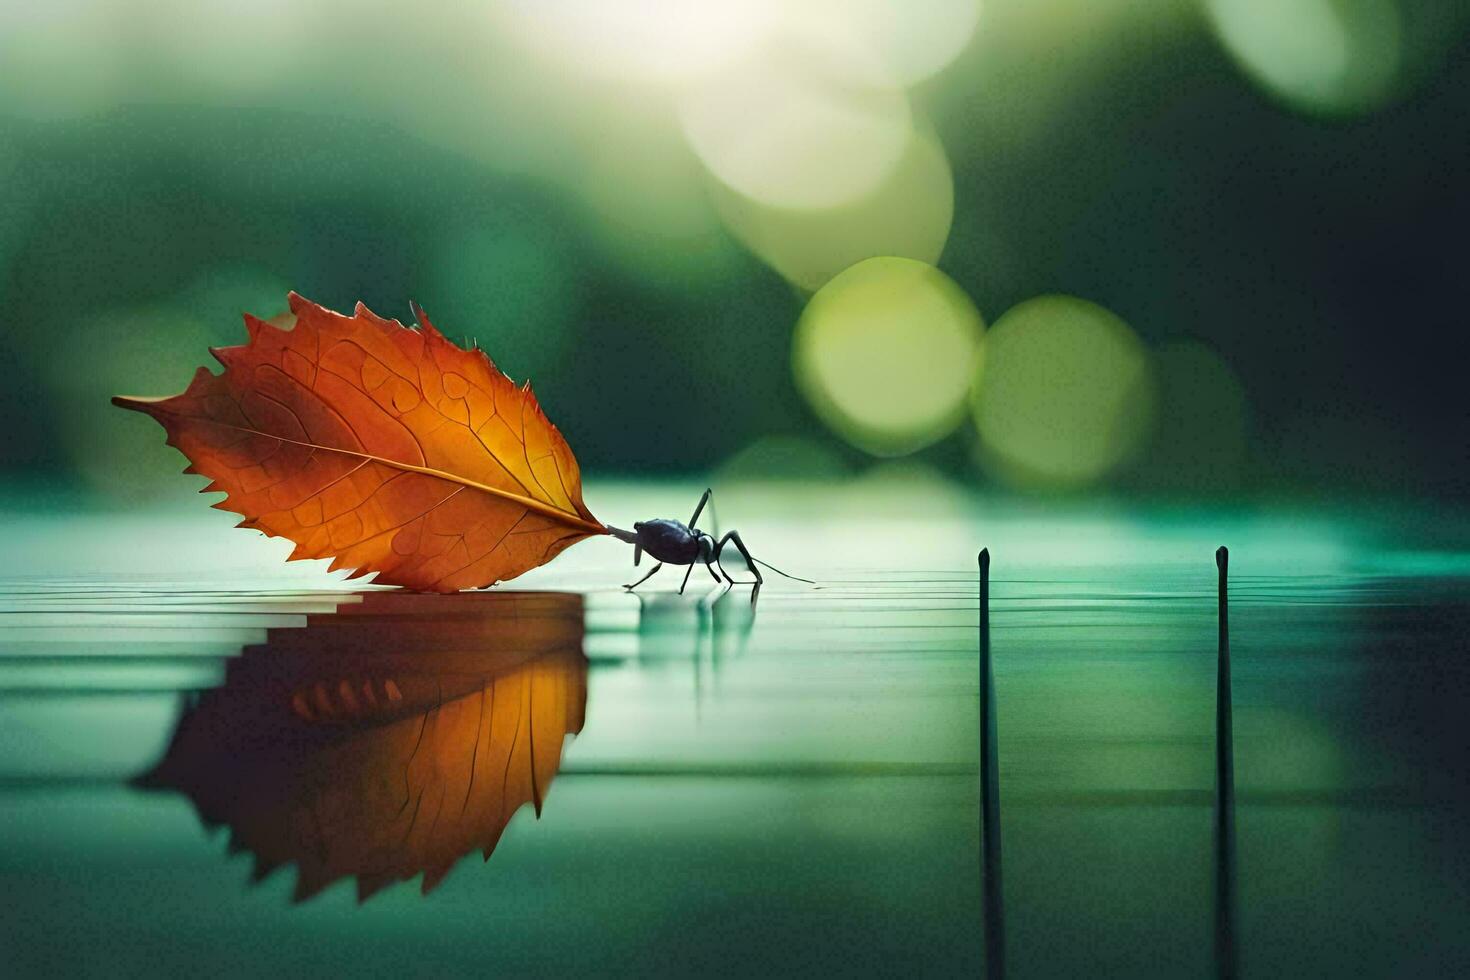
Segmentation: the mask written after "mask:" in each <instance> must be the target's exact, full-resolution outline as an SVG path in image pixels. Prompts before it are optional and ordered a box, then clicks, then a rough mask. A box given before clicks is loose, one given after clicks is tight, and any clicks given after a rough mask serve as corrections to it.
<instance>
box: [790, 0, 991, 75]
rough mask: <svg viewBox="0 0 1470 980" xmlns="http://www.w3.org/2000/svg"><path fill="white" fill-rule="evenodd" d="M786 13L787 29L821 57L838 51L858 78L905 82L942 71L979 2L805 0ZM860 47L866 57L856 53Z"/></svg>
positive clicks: (964, 40) (965, 36)
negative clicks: (855, 71) (856, 72)
mask: <svg viewBox="0 0 1470 980" xmlns="http://www.w3.org/2000/svg"><path fill="white" fill-rule="evenodd" d="M781 13H782V15H783V16H784V17H785V18H786V21H787V24H786V26H787V29H788V30H789V31H791V33H793V34H794V35H796V36H798V37H799V38H801V39H802V40H803V41H804V42H806V43H807V44H808V45H810V46H811V48H812V49H813V50H814V51H815V52H816V55H817V56H818V57H824V56H826V57H833V56H836V57H837V58H840V59H841V61H842V62H843V63H845V64H846V65H849V66H852V67H854V68H857V69H859V70H860V72H859V74H858V75H857V76H856V78H855V80H857V81H862V82H865V83H867V84H870V85H895V86H906V85H913V84H914V83H916V82H920V81H923V80H924V79H926V78H928V77H929V76H931V75H933V74H934V73H936V72H938V71H939V70H941V69H942V68H944V66H945V65H948V64H949V63H950V62H951V61H953V60H954V59H955V57H956V56H958V55H959V53H960V52H961V51H963V50H964V48H965V46H966V45H968V44H969V43H970V40H971V38H972V37H974V34H975V28H976V26H977V25H978V24H979V22H980V2H979V0H904V2H902V3H895V2H893V0H802V2H801V3H791V4H787V5H786V6H784V7H783V8H782V9H781ZM857 53H861V54H862V55H865V56H866V57H862V58H858V57H854V55H855V54H857ZM861 69H866V71H861ZM850 70H851V69H850Z"/></svg>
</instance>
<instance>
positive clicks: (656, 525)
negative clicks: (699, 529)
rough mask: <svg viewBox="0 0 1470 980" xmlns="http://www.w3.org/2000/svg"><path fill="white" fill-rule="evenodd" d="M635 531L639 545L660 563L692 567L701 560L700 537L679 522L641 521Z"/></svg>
mask: <svg viewBox="0 0 1470 980" xmlns="http://www.w3.org/2000/svg"><path fill="white" fill-rule="evenodd" d="M633 529H634V530H636V531H637V532H638V544H639V545H640V546H642V548H643V550H644V551H646V552H648V554H649V555H651V556H652V557H654V558H656V559H658V560H659V561H662V562H668V563H669V564H671V565H692V564H694V562H696V561H698V560H699V536H698V535H697V534H695V533H694V532H693V531H691V530H689V528H687V527H685V526H684V525H683V524H681V523H679V522H678V521H671V520H667V519H659V520H656V521H639V522H638V523H637V524H634V525H633Z"/></svg>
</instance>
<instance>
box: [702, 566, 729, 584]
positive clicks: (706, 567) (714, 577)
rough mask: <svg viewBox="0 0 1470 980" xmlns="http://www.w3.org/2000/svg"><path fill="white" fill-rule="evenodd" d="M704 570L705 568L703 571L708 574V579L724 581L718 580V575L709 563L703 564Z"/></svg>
mask: <svg viewBox="0 0 1470 980" xmlns="http://www.w3.org/2000/svg"><path fill="white" fill-rule="evenodd" d="M704 568H705V571H707V572H709V574H710V578H712V579H714V580H715V581H716V582H723V581H724V579H722V578H720V573H719V572H716V571H715V566H714V565H713V564H711V563H710V562H705V563H704Z"/></svg>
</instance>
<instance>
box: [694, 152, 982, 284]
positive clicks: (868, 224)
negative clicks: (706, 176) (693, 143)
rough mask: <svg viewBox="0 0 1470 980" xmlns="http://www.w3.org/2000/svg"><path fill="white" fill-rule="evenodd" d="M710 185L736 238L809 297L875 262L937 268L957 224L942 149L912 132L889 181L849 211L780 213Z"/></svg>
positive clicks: (846, 207)
mask: <svg viewBox="0 0 1470 980" xmlns="http://www.w3.org/2000/svg"><path fill="white" fill-rule="evenodd" d="M712 185H713V186H712V188H711V196H712V198H713V199H714V201H715V205H716V207H717V208H718V209H719V212H720V216H721V217H722V218H724V220H725V224H726V225H727V227H729V229H730V230H731V231H732V232H733V233H734V234H735V236H736V237H737V238H739V239H740V241H741V242H743V243H744V244H745V246H746V247H747V248H749V249H750V250H751V251H752V252H754V253H755V254H756V255H758V256H759V257H760V258H761V259H762V260H764V261H765V262H766V264H768V265H770V266H771V267H772V268H773V269H775V270H776V271H777V272H779V273H781V275H783V276H785V277H786V279H788V280H789V281H791V282H792V283H794V284H795V285H797V286H800V287H801V288H803V289H809V290H816V289H819V288H820V287H821V286H822V284H823V283H825V282H826V281H827V280H829V279H831V278H832V277H833V276H834V275H836V274H837V273H839V272H841V271H842V270H843V269H845V268H847V267H848V266H850V265H852V264H853V263H855V262H860V261H862V260H863V259H866V258H871V257H873V256H876V255H894V256H900V257H903V258H910V259H917V260H919V261H920V262H927V263H929V264H933V263H935V262H938V261H939V256H940V254H941V253H942V252H943V251H944V244H945V241H946V240H947V239H948V237H949V229H950V223H951V221H952V220H953V218H954V177H953V174H952V173H951V171H950V167H949V160H948V158H947V157H946V156H945V152H944V147H943V146H942V145H941V144H940V142H939V138H938V136H936V135H935V134H934V133H932V132H929V131H921V132H915V133H914V134H913V136H912V137H911V138H910V140H909V146H908V148H907V150H906V151H905V153H904V155H903V157H902V158H901V159H900V160H899V162H898V165H897V166H896V167H895V168H894V170H893V172H892V173H891V174H890V175H889V176H888V178H887V179H886V180H884V181H883V182H882V183H881V184H880V185H878V186H877V187H876V188H874V189H873V190H872V191H871V192H870V193H868V194H866V195H864V196H862V197H860V198H858V199H857V200H854V201H851V202H849V203H848V204H846V205H841V206H837V207H829V208H817V209H795V208H781V207H775V206H772V205H767V204H762V203H761V202H759V201H755V200H752V199H750V198H748V197H745V196H744V195H742V194H738V193H736V192H735V191H732V190H730V189H728V188H726V187H725V186H724V185H722V184H718V183H715V182H712Z"/></svg>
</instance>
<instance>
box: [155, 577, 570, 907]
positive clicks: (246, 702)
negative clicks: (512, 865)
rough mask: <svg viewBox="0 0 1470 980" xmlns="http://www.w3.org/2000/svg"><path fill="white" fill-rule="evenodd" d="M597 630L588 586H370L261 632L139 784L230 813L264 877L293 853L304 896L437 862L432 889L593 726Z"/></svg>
mask: <svg viewBox="0 0 1470 980" xmlns="http://www.w3.org/2000/svg"><path fill="white" fill-rule="evenodd" d="M583 632H584V625H583V608H582V599H581V597H580V596H577V595H569V594H558V593H515V592H504V593H466V594H461V595H455V596H432V595H413V594H405V593H398V592H375V593H366V594H365V595H364V596H363V601H362V603H361V604H359V605H351V606H344V607H342V608H341V609H339V611H338V612H336V613H333V614H331V615H325V616H310V617H308V620H307V625H306V627H305V628H304V629H300V628H298V629H273V630H271V631H270V633H269V638H268V641H267V642H266V643H265V644H264V645H263V646H254V647H247V648H246V649H245V650H244V652H243V654H242V656H241V657H239V658H238V659H236V660H234V661H232V662H231V663H230V664H229V666H228V668H227V672H226V676H225V683H224V685H223V686H222V687H220V688H218V689H215V690H211V691H207V692H205V693H204V694H202V695H201V696H200V697H199V698H198V700H197V701H196V702H195V703H194V704H192V705H190V706H188V707H187V708H186V709H185V711H184V714H183V716H182V718H181V719H180V721H179V723H178V727H177V729H176V731H175V732H174V736H173V739H172V741H171V742H170V744H169V746H168V749H167V750H166V752H165V753H164V756H163V759H162V760H161V761H160V762H159V763H158V765H157V766H156V767H154V769H153V770H151V771H150V772H148V773H146V774H145V775H143V776H141V777H140V778H139V779H138V781H137V782H138V785H140V786H143V787H148V788H155V789H170V790H177V791H179V792H181V793H183V794H184V795H186V796H188V797H189V798H190V799H191V800H192V801H193V803H194V805H195V807H196V808H197V809H198V811H199V815H200V818H201V819H202V820H203V821H204V822H205V823H206V824H208V825H211V826H218V825H224V826H227V827H228V828H229V830H230V849H231V851H242V850H243V851H249V852H251V853H253V854H254V855H255V871H254V875H253V879H254V880H256V881H258V880H260V879H262V878H264V877H265V876H266V875H268V874H270V873H271V872H272V871H273V870H275V869H276V868H278V867H280V866H282V865H284V864H292V863H294V864H295V865H296V866H297V882H296V892H295V898H296V900H297V901H300V900H302V899H305V898H309V897H311V896H312V895H314V894H316V893H317V892H319V891H321V890H322V889H323V888H325V887H326V886H327V885H329V884H331V883H332V882H334V881H336V880H337V879H339V878H343V877H349V876H351V877H355V878H356V879H357V893H358V898H359V900H361V899H365V898H367V897H368V896H369V895H371V894H373V893H374V892H376V891H378V890H379V889H381V888H383V887H385V886H387V885H389V884H392V883H393V882H395V881H402V880H406V879H409V878H412V877H414V876H415V875H417V874H419V873H420V872H422V873H423V876H424V877H423V891H424V892H425V893H427V892H428V891H429V890H430V889H432V888H433V887H434V886H435V885H437V884H438V883H439V882H440V881H441V880H443V878H444V876H445V875H446V874H448V873H449V870H450V868H452V867H453V866H454V865H455V863H456V862H457V861H458V860H459V859H460V858H461V857H462V856H464V855H465V854H467V853H469V852H470V851H473V850H480V851H481V852H483V854H484V856H485V858H486V860H488V859H489V857H490V853H491V852H492V851H493V850H494V848H495V845H496V843H497V842H498V841H499V840H500V835H501V833H502V832H503V831H504V830H505V827H506V825H507V824H508V823H509V822H510V819H511V816H512V815H513V814H514V813H515V812H516V811H517V810H518V809H520V808H521V807H522V806H523V805H524V804H526V803H531V804H532V805H533V806H534V807H535V809H536V813H537V814H538V815H539V814H540V812H541V804H542V801H543V799H544V798H545V796H546V791H547V788H548V787H549V786H550V784H551V780H552V777H553V776H555V775H556V772H557V769H558V768H559V767H560V765H561V754H562V745H563V743H564V741H565V739H566V736H567V735H569V734H576V733H577V732H579V731H580V730H581V728H582V721H583V714H584V711H585V708H586V702H587V658H586V656H585V655H584V654H583V651H582V637H583Z"/></svg>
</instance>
